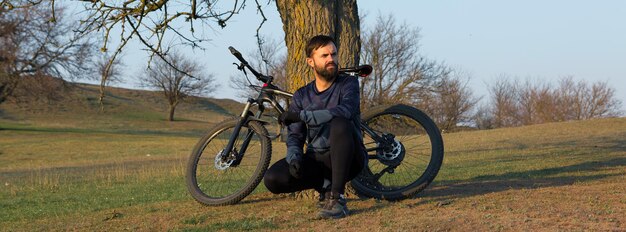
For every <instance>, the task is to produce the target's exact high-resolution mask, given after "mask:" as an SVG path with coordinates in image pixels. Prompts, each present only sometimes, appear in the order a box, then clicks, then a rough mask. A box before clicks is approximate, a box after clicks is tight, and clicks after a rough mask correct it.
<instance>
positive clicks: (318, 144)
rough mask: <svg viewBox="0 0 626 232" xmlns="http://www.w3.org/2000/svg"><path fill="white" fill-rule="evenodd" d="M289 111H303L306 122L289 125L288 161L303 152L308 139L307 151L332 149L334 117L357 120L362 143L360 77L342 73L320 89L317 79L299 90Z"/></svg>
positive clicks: (357, 130)
mask: <svg viewBox="0 0 626 232" xmlns="http://www.w3.org/2000/svg"><path fill="white" fill-rule="evenodd" d="M289 111H291V112H300V119H302V122H297V123H292V124H290V125H289V126H288V132H289V135H288V137H287V162H289V161H290V159H292V158H293V157H294V155H296V156H298V155H302V154H303V152H302V150H303V146H304V142H305V139H306V141H307V151H314V152H325V151H328V150H329V148H330V141H329V139H328V138H329V135H330V128H329V127H330V126H329V124H330V120H331V119H332V118H334V117H342V118H345V119H349V120H350V121H352V122H353V124H354V128H355V130H356V133H357V135H358V138H359V142H360V143H361V144H362V136H361V129H360V128H359V125H360V124H359V123H360V117H361V115H360V114H361V112H360V99H359V81H358V79H357V78H356V77H352V76H347V75H339V76H337V78H336V79H335V81H334V82H333V83H332V85H331V86H330V87H329V88H328V89H326V90H324V91H322V92H318V91H317V88H316V87H315V81H312V82H310V83H309V84H307V85H305V86H304V87H302V88H300V89H298V90H297V91H296V92H295V93H294V94H293V98H292V101H291V104H290V105H289Z"/></svg>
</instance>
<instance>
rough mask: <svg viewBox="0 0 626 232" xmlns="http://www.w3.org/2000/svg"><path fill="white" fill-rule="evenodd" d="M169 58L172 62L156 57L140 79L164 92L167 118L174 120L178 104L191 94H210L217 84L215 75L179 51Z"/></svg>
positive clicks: (144, 83)
mask: <svg viewBox="0 0 626 232" xmlns="http://www.w3.org/2000/svg"><path fill="white" fill-rule="evenodd" d="M168 58H169V60H171V62H170V64H167V63H166V62H165V61H164V60H162V59H160V58H159V59H156V60H155V62H154V63H153V64H152V65H151V66H149V67H147V68H146V72H144V73H143V74H142V75H141V76H140V79H141V81H142V83H143V85H144V86H146V87H149V88H153V89H158V90H160V91H162V92H163V97H165V99H166V100H167V103H168V111H167V112H168V117H167V120H168V121H173V120H174V113H175V111H176V107H177V106H178V104H180V103H181V102H183V101H184V100H186V99H187V98H188V97H189V96H197V95H202V94H208V93H210V92H211V91H213V90H215V89H216V88H217V86H216V84H215V83H214V78H213V75H211V74H206V73H204V72H203V70H202V69H201V67H202V65H201V64H200V63H198V62H196V61H194V60H191V59H189V58H186V57H185V56H184V55H183V54H181V53H178V52H170V53H169V57H168ZM172 66H174V67H175V68H174V67H172ZM179 70H181V71H179ZM187 74H191V75H193V77H192V76H189V75H187Z"/></svg>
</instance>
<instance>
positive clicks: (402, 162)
mask: <svg viewBox="0 0 626 232" xmlns="http://www.w3.org/2000/svg"><path fill="white" fill-rule="evenodd" d="M362 123H363V124H365V125H367V127H369V128H370V129H371V130H372V132H374V133H375V134H376V135H377V136H375V137H379V138H377V139H375V138H373V137H372V136H371V135H370V134H368V133H366V132H363V143H364V145H365V148H366V150H368V156H369V157H371V158H370V160H369V163H368V166H367V167H366V168H365V169H364V170H363V171H361V173H360V174H359V176H357V177H356V178H355V179H353V180H352V181H351V183H352V186H353V187H354V189H355V190H356V192H357V193H358V194H360V195H365V196H367V197H374V198H378V199H387V200H402V199H406V198H409V197H412V196H414V195H415V194H416V193H418V192H419V191H421V190H423V189H424V188H426V186H428V185H429V184H430V183H431V182H432V181H433V179H434V178H435V176H437V173H438V172H439V168H440V167H441V163H442V161H443V140H442V138H441V133H440V132H439V129H438V128H437V126H436V125H435V123H434V122H433V121H432V120H431V119H430V118H429V117H428V116H427V115H426V114H425V113H423V112H422V111H420V110H418V109H416V108H414V107H411V106H407V105H393V106H381V107H377V108H374V109H372V110H370V111H368V112H366V113H365V114H364V115H363V118H362Z"/></svg>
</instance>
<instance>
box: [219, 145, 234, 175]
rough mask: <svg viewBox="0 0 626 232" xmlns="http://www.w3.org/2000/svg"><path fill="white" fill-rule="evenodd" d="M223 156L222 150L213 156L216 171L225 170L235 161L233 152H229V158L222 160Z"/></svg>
mask: <svg viewBox="0 0 626 232" xmlns="http://www.w3.org/2000/svg"><path fill="white" fill-rule="evenodd" d="M224 155H225V154H224V150H223V149H222V150H221V151H219V152H218V153H217V155H216V156H215V168H217V170H226V169H227V168H229V167H230V165H232V164H233V162H234V161H235V154H234V152H231V154H230V156H229V157H225V158H224Z"/></svg>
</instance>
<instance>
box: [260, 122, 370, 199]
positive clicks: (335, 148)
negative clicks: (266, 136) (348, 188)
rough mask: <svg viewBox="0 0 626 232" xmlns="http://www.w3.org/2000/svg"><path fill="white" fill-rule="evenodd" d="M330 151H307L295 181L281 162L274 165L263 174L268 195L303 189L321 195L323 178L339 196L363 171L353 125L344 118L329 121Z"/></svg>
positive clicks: (363, 161)
mask: <svg viewBox="0 0 626 232" xmlns="http://www.w3.org/2000/svg"><path fill="white" fill-rule="evenodd" d="M329 126H330V138H329V141H331V142H330V150H329V151H327V152H324V153H316V152H307V153H305V154H304V157H303V160H302V166H301V169H302V171H301V173H302V176H301V177H300V178H298V179H296V178H295V177H293V176H292V175H291V174H290V173H289V164H288V163H287V161H286V160H285V159H281V160H279V161H278V162H276V163H274V164H273V165H272V166H271V167H270V168H269V169H268V170H267V172H266V173H265V177H264V182H265V187H267V189H268V190H270V191H271V192H272V193H289V192H296V191H301V190H305V189H315V190H317V191H318V192H322V187H323V184H324V179H329V180H330V181H331V183H332V185H331V191H332V192H334V193H339V194H343V193H344V190H345V185H346V183H347V182H348V181H350V180H352V179H354V177H356V176H357V175H358V174H359V172H361V170H362V169H363V166H364V163H365V161H366V160H365V159H366V157H365V153H364V151H363V149H362V147H363V146H362V145H363V144H359V141H361V140H360V139H359V138H358V137H357V134H356V131H355V129H354V124H352V123H351V122H350V121H348V120H347V119H344V118H337V117H336V118H333V119H332V120H331V122H330V125H329Z"/></svg>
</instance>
